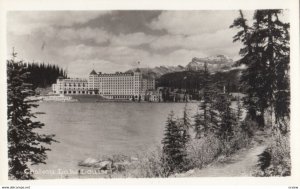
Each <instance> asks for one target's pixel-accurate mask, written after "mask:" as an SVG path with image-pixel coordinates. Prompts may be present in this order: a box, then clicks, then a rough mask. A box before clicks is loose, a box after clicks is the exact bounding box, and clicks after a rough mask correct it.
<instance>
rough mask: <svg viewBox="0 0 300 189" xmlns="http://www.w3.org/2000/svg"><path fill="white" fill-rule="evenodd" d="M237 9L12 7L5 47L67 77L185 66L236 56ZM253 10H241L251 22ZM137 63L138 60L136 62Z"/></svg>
mask: <svg viewBox="0 0 300 189" xmlns="http://www.w3.org/2000/svg"><path fill="white" fill-rule="evenodd" d="M238 15H239V13H238V11H220V10H218V11H204V10H203V11H199V10H198V11H158V10H157V11H149V10H148V11H41V12H39V11H13V12H9V13H8V14H7V51H8V53H11V51H12V48H13V47H14V49H15V51H16V52H17V53H18V55H17V56H18V58H20V59H22V60H24V61H26V62H33V61H34V62H44V63H50V64H56V65H59V66H60V67H62V68H64V69H66V70H67V73H68V76H69V77H80V78H85V77H87V76H88V74H89V73H90V72H91V70H92V69H95V70H96V71H97V72H105V73H114V72H116V71H121V72H122V71H126V70H128V69H133V68H136V67H155V66H177V65H182V66H186V65H187V64H188V63H189V62H190V61H191V60H192V58H193V57H198V58H202V57H207V56H214V55H218V54H222V55H226V56H229V57H230V58H232V59H234V60H236V59H238V58H239V55H238V52H239V49H240V48H241V44H240V43H233V42H232V37H233V36H234V35H235V34H236V33H237V30H236V29H230V28H229V26H230V25H231V24H232V22H233V20H234V19H235V18H237V17H238ZM252 15H253V12H252V11H247V12H245V16H246V18H247V19H249V20H250V21H251V17H252ZM137 62H140V63H139V64H138V63H137Z"/></svg>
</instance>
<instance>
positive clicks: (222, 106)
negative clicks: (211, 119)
mask: <svg viewBox="0 0 300 189" xmlns="http://www.w3.org/2000/svg"><path fill="white" fill-rule="evenodd" d="M230 105H231V101H230V97H229V95H228V94H220V95H219V96H218V98H217V100H216V103H215V109H216V110H217V115H218V117H219V124H218V125H217V126H216V127H215V129H214V130H215V135H216V137H218V138H220V139H221V141H229V140H231V139H232V138H233V135H234V129H235V127H236V125H237V121H236V116H235V114H234V112H233V110H232V108H231V107H230Z"/></svg>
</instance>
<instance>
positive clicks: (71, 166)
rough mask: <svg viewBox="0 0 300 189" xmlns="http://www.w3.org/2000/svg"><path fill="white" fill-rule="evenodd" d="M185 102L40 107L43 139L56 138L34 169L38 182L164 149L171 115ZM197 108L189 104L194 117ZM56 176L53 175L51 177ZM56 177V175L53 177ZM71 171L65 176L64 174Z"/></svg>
mask: <svg viewBox="0 0 300 189" xmlns="http://www.w3.org/2000/svg"><path fill="white" fill-rule="evenodd" d="M184 106H185V104H184V103H121V102H109V103H108V102H102V103H101V102H99V103H94V102H87V103H82V102H72V103H61V102H41V103H40V106H39V107H38V108H37V109H35V110H34V111H36V112H44V113H45V114H38V115H37V119H38V120H39V121H41V122H43V123H45V127H43V129H42V130H41V133H44V134H55V135H56V137H55V139H56V140H58V141H59V143H53V144H52V145H51V146H50V148H51V151H48V152H47V155H48V159H47V160H46V162H47V164H40V165H36V166H33V167H32V169H33V170H34V172H35V176H36V177H37V178H38V179H43V178H60V177H62V176H66V175H68V174H67V173H63V172H62V171H63V170H71V171H72V170H78V169H79V167H78V166H77V164H78V162H79V161H81V160H84V159H86V158H101V157H102V156H105V155H108V156H109V155H113V154H124V155H128V156H136V154H140V153H143V152H146V151H149V150H152V149H154V148H155V147H156V146H158V145H160V144H161V140H162V137H163V131H164V128H165V123H166V120H167V116H168V114H169V113H170V111H171V110H173V111H174V113H175V116H180V117H181V116H182V112H183V108H184ZM196 107H197V103H189V104H188V108H189V109H190V114H191V115H193V114H195V110H196ZM51 171H52V172H51ZM53 172H54V174H53ZM66 172H67V171H66Z"/></svg>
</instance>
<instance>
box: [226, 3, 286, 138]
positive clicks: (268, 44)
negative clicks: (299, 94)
mask: <svg viewBox="0 0 300 189" xmlns="http://www.w3.org/2000/svg"><path fill="white" fill-rule="evenodd" d="M281 13H282V10H271V9H270V10H257V11H255V14H254V17H253V18H254V23H253V26H252V27H249V26H248V25H247V24H246V21H247V20H246V19H244V17H243V14H242V12H241V11H240V17H239V18H237V19H236V20H235V21H234V23H233V25H232V26H231V27H237V28H242V30H241V31H240V32H238V33H237V34H236V35H235V36H234V41H241V42H242V43H243V44H244V47H243V48H242V49H241V50H240V55H241V56H242V58H241V59H240V60H239V64H244V65H246V66H247V69H245V70H244V71H243V74H242V78H241V81H242V82H243V83H244V84H245V85H247V90H246V93H247V97H246V98H245V99H244V104H245V105H246V106H247V109H248V112H249V113H250V115H251V116H252V117H255V118H256V120H257V121H258V122H259V123H260V124H261V125H264V112H265V109H266V108H268V107H269V106H271V108H272V109H273V107H274V110H275V117H276V123H277V125H278V128H279V129H280V130H281V132H283V133H285V132H286V131H287V130H288V128H287V124H286V119H289V112H290V110H289V104H290V102H289V101H290V100H289V99H290V93H289V61H290V60H289V59H290V58H289V52H290V49H289V24H287V23H283V22H282V21H280V19H279V15H280V14H281Z"/></svg>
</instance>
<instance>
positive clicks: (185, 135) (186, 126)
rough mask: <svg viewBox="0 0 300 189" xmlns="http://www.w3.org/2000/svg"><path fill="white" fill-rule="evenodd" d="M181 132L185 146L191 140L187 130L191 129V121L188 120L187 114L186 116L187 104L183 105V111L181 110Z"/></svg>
mask: <svg viewBox="0 0 300 189" xmlns="http://www.w3.org/2000/svg"><path fill="white" fill-rule="evenodd" d="M182 126H183V128H182V130H183V133H182V135H183V140H184V141H183V142H184V143H185V144H187V143H188V142H189V140H190V138H191V136H190V133H189V130H190V128H191V120H190V118H189V114H188V108H187V104H185V106H184V109H183V117H182Z"/></svg>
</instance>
